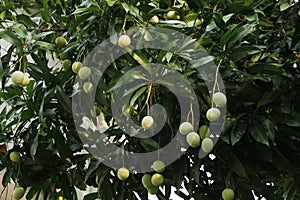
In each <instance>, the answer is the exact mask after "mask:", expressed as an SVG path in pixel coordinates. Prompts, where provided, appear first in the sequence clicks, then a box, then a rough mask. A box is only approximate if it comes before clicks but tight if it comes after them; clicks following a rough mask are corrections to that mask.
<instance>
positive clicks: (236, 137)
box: [230, 123, 247, 145]
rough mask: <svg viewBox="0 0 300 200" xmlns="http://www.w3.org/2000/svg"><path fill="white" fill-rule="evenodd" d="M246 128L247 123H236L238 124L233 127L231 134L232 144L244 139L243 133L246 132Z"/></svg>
mask: <svg viewBox="0 0 300 200" xmlns="http://www.w3.org/2000/svg"><path fill="white" fill-rule="evenodd" d="M246 130H247V125H246V124H245V123H239V124H236V126H234V127H233V129H232V131H231V134H230V138H231V144H232V145H235V144H236V143H238V142H239V141H240V140H241V139H242V137H243V135H244V134H245V133H246Z"/></svg>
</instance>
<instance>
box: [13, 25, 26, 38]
mask: <svg viewBox="0 0 300 200" xmlns="http://www.w3.org/2000/svg"><path fill="white" fill-rule="evenodd" d="M12 30H13V31H14V32H15V33H16V34H17V35H18V36H19V37H21V38H27V36H28V33H27V30H26V27H25V26H24V25H22V24H15V25H14V26H13V27H12Z"/></svg>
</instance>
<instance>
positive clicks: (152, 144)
mask: <svg viewBox="0 0 300 200" xmlns="http://www.w3.org/2000/svg"><path fill="white" fill-rule="evenodd" d="M140 143H141V145H142V146H143V147H144V148H145V149H146V150H147V152H148V151H149V152H150V151H153V150H156V149H158V148H159V144H158V143H157V142H156V141H155V140H153V139H151V138H143V139H141V140H140Z"/></svg>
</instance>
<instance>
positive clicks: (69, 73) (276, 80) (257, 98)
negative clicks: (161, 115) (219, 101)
mask: <svg viewBox="0 0 300 200" xmlns="http://www.w3.org/2000/svg"><path fill="white" fill-rule="evenodd" d="M299 20H300V4H299V2H298V1H296V0H295V1H284V0H279V1H270V0H259V1H253V0H246V1H245V0H243V1H241V0H236V1H225V0H218V1H217V0H211V1H204V0H174V1H169V0H161V1H158V0H145V1H141V0H131V1H129V0H121V1H114V0H65V1H61V0H50V1H47V0H41V1H34V0H22V1H17V0H3V1H2V2H1V3H0V22H1V23H0V26H1V30H0V38H1V39H2V40H3V41H5V42H7V43H9V46H8V48H5V49H4V47H3V46H2V45H1V52H4V53H2V54H1V60H0V75H1V86H0V87H1V89H0V101H1V110H0V128H1V132H0V148H1V152H0V159H1V161H0V170H3V169H5V174H4V178H3V180H2V184H3V186H7V185H8V183H9V182H10V181H11V180H12V181H13V182H15V183H16V184H17V185H18V186H21V187H23V188H25V189H26V191H27V193H26V199H34V198H35V197H37V196H39V195H40V194H43V196H44V199H58V198H59V197H60V196H61V197H63V198H65V199H77V196H76V191H75V188H78V189H81V190H84V189H85V188H86V187H87V186H93V187H95V188H98V192H96V193H91V194H88V195H86V196H85V197H84V199H86V200H88V199H96V198H99V199H105V200H106V199H138V198H140V199H148V192H153V193H156V196H157V198H158V199H169V196H170V194H171V189H172V188H175V193H176V194H177V195H178V196H180V197H181V198H182V199H191V198H194V199H207V200H209V199H212V200H215V199H221V198H222V191H223V190H224V189H225V188H231V189H232V190H233V191H234V193H235V199H255V198H254V195H255V196H257V197H258V198H259V199H262V198H263V197H264V198H266V199H286V200H292V199H295V200H296V199H300V104H299V99H300V90H299V87H300V71H299V70H300V68H299V67H300V66H299V65H300V61H299V59H300V40H299V39H300V23H299ZM147 28H166V29H169V30H172V31H176V32H180V33H182V34H184V35H187V36H188V37H189V40H184V43H183V44H181V47H182V49H185V48H187V47H188V50H190V51H191V50H193V49H195V48H196V47H198V46H201V47H203V49H205V50H206V52H207V55H206V56H205V57H204V59H203V60H201V61H202V62H203V63H202V64H201V66H202V65H205V63H208V62H213V63H215V65H216V66H217V68H216V69H217V71H219V72H220V75H221V77H222V79H223V82H224V86H225V91H226V97H227V107H226V117H225V118H224V120H225V124H224V126H223V129H222V134H221V136H220V139H219V140H218V142H217V143H216V144H215V145H214V147H213V149H212V151H211V152H210V153H209V154H210V155H207V156H205V157H203V158H199V157H198V154H199V150H200V149H201V148H202V147H201V146H198V145H196V147H195V148H193V147H190V148H188V149H187V150H186V151H185V152H184V154H183V155H182V156H180V158H178V159H177V160H176V161H174V162H172V163H171V164H170V165H168V166H166V167H165V170H164V171H163V172H162V173H161V174H163V176H164V182H163V184H162V186H161V187H160V190H159V191H150V190H148V191H147V189H145V187H144V186H143V184H142V177H143V175H144V173H131V172H130V175H129V177H128V179H126V180H120V178H118V173H117V170H116V169H112V168H111V167H110V166H107V165H105V164H104V163H103V162H101V160H99V159H97V158H96V157H95V156H94V155H93V154H91V153H89V152H87V151H82V150H84V149H85V147H84V145H83V142H82V139H81V138H80V133H78V128H76V124H75V121H74V116H75V115H74V112H72V111H73V110H74V107H73V110H72V98H74V96H75V97H76V95H78V94H82V99H80V103H79V104H78V105H77V106H78V107H80V106H82V105H84V103H85V101H87V100H88V99H89V98H90V92H91V91H94V92H97V93H96V94H97V95H96V97H95V106H94V108H93V109H92V110H91V114H90V115H91V116H94V117H95V116H98V118H96V117H95V118H94V119H91V121H90V122H89V123H91V124H93V123H94V124H96V125H97V120H98V125H99V120H100V122H101V123H102V125H103V126H101V127H102V128H103V127H104V128H105V127H106V128H105V131H102V132H103V134H104V136H105V137H110V138H111V140H113V141H114V142H115V145H117V146H118V147H120V148H123V149H126V150H128V151H136V152H151V151H155V150H157V149H158V148H160V147H163V146H165V145H167V144H168V143H169V142H170V140H172V138H174V134H176V132H177V131H178V130H179V125H180V120H181V119H182V118H181V117H182V116H181V110H180V107H179V106H178V105H179V102H178V101H177V100H176V96H175V95H174V94H173V93H172V90H170V89H168V88H167V87H163V86H159V85H158V84H157V85H155V84H154V85H151V84H150V85H149V84H148V85H147V84H141V85H135V86H133V85H129V86H130V88H129V89H128V87H127V90H129V91H126V90H124V91H123V93H121V94H122V95H123V97H124V96H126V95H129V94H133V95H132V96H129V97H130V98H129V100H130V106H128V107H125V108H122V107H121V108H120V109H121V110H122V109H123V110H122V112H123V114H124V113H125V114H126V115H127V117H128V116H130V117H131V119H132V120H133V121H134V122H135V123H136V124H141V120H142V119H143V117H144V116H146V115H148V114H149V109H148V110H147V108H148V107H149V104H150V106H151V105H154V104H157V103H158V104H160V105H163V107H164V110H165V111H166V117H165V119H166V120H165V124H164V125H162V129H161V131H160V132H159V133H158V134H156V135H154V136H151V137H148V138H139V139H137V138H136V137H132V135H131V134H130V135H128V134H126V133H124V129H122V127H118V126H116V124H115V123H114V120H116V118H117V117H116V116H115V115H113V109H114V108H113V107H112V104H111V102H112V101H119V100H121V99H122V98H120V99H114V98H113V92H112V90H114V89H117V88H120V87H121V86H122V84H125V83H124V82H122V81H121V82H120V81H119V80H124V78H123V79H122V77H123V76H124V74H125V73H127V72H130V70H131V69H132V68H133V67H135V66H138V65H142V66H147V65H146V64H147V63H148V64H149V63H155V64H161V65H166V66H168V67H170V68H171V69H172V70H173V71H175V72H176V73H177V72H178V73H180V74H181V75H182V76H183V77H185V79H186V80H187V81H188V83H189V85H190V86H191V87H192V88H193V90H194V91H195V95H196V100H197V102H198V103H199V107H200V110H199V114H200V115H199V116H195V117H196V118H199V121H200V124H199V127H200V126H202V125H208V124H209V120H208V119H207V117H206V112H207V110H209V109H210V108H211V105H212V104H214V103H213V102H212V100H211V97H212V91H210V90H208V89H207V86H206V85H205V80H203V77H202V76H201V74H200V73H199V72H198V71H197V70H195V69H194V68H193V67H191V65H190V64H189V62H188V60H189V59H191V58H190V57H189V52H190V51H183V50H182V49H176V50H177V51H176V53H174V51H172V46H171V47H170V51H167V50H159V49H151V48H148V49H142V50H140V49H138V48H136V49H137V50H134V51H128V52H127V53H126V54H124V55H122V56H120V57H119V58H118V59H116V60H115V61H114V62H113V63H111V64H110V65H109V67H108V68H107V69H106V70H105V71H98V72H94V71H92V75H91V74H90V72H86V73H87V74H88V76H87V78H88V77H89V76H92V77H93V75H94V74H95V73H99V74H102V73H103V76H102V77H101V79H100V80H98V85H93V84H85V86H81V85H80V83H79V86H78V85H77V84H78V83H77V80H78V77H77V73H75V72H77V70H78V69H79V66H76V65H75V64H76V62H80V63H84V62H85V59H86V58H87V56H88V55H90V52H91V51H92V50H93V49H94V47H96V46H97V45H101V43H102V42H103V41H105V40H107V39H108V38H109V40H110V42H111V44H113V45H116V46H117V45H119V46H122V45H120V43H119V44H118V38H119V36H121V35H124V34H125V35H126V34H128V35H129V36H130V31H129V32H127V31H128V30H130V29H138V30H146V29H147ZM58 37H61V38H59V39H58ZM131 39H133V38H131ZM168 39H169V38H166V40H168ZM144 40H149V41H151V34H149V35H148V38H147V37H146V36H145V37H144ZM161 41H162V43H163V40H161ZM124 42H125V43H124V46H127V44H126V42H128V41H125V40H124ZM142 42H143V41H141V42H136V43H133V44H131V46H133V45H136V46H138V45H141V44H140V43H142ZM168 42H170V44H172V41H168ZM175 42H176V40H174V44H173V45H175V46H174V47H178V46H176V44H175ZM191 44H192V45H194V46H191V47H190V46H189V45H191ZM177 45H178V44H177ZM107 50H110V49H109V47H108V49H107ZM185 50H186V49H185ZM103 53H106V52H103ZM96 55H97V54H96ZM99 55H102V54H101V52H100V53H99ZM99 55H98V56H99ZM89 58H91V57H89ZM98 58H99V59H100V60H101V58H102V57H98ZM104 58H105V59H106V57H103V59H104ZM105 59H104V61H103V62H106V60H105ZM108 59H109V58H108ZM90 62H92V61H90ZM74 63H75V64H74ZM80 63H77V65H79V64H80ZM145 63H146V64H145ZM201 66H200V69H201ZM149 70H150V71H151V70H154V71H153V72H157V71H155V70H158V69H155V68H154V67H153V68H151V69H149ZM16 71H22V72H23V73H25V75H26V76H27V77H28V78H29V80H27V81H25V82H23V83H22V80H24V79H23V77H22V80H21V81H20V82H19V83H17V82H18V80H17V79H18V77H17V75H16V76H15V79H13V78H12V77H13V74H14V72H16ZM86 73H85V74H83V75H82V76H81V78H82V79H86V77H85V75H86ZM142 75H143V74H142V71H141V75H140V76H139V75H137V74H134V75H132V76H130V77H129V78H128V77H127V78H128V80H126V81H127V82H130V81H131V79H130V78H132V80H133V79H141V77H143V78H145V79H147V78H149V77H147V76H146V75H145V76H144V75H143V76H142ZM202 75H203V74H202ZM76 77H77V78H76ZM170 79H172V77H171V78H170ZM147 80H148V79H147ZM12 82H13V83H15V84H13V83H12ZM16 83H17V84H16ZM22 84H23V85H22ZM118 84H119V85H118ZM180 84H181V82H179V83H178V85H171V86H170V88H174V90H175V89H176V87H177V88H178V87H179V86H180ZM126 86H128V85H126ZM124 93H125V94H124ZM180 95H181V96H188V95H189V94H188V93H181V94H180ZM73 106H74V104H73ZM100 113H101V114H100ZM112 118H113V119H114V118H115V119H114V120H112ZM111 120H112V121H111ZM199 127H196V128H197V130H196V131H195V132H198V128H199ZM81 134H82V133H81ZM96 136H97V135H96ZM96 136H95V137H96ZM93 137H94V136H93ZM97 137H100V136H97ZM205 137H209V136H205ZM124 138H125V139H124ZM95 140H96V139H95ZM202 141H203V138H201V142H202ZM202 149H203V148H202ZM12 152H18V153H19V155H20V157H19V158H17V157H18V156H17V157H14V158H10V157H11V156H10V155H11V153H12ZM170 153H171V152H170ZM15 159H17V160H15ZM18 159H19V160H18ZM136 162H137V164H138V162H143V161H136ZM125 174H126V172H125ZM149 174H151V175H152V173H149ZM123 175H124V174H123ZM183 188H184V190H185V192H184V191H183V190H182V189H183ZM162 189H164V190H162ZM0 198H1V199H2V197H0ZM223 198H224V197H223Z"/></svg>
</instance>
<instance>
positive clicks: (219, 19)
mask: <svg viewBox="0 0 300 200" xmlns="http://www.w3.org/2000/svg"><path fill="white" fill-rule="evenodd" d="M213 19H214V21H215V23H216V25H217V26H218V27H219V28H220V29H221V30H223V29H224V28H225V27H226V24H225V22H224V21H223V17H222V14H221V13H220V12H215V13H214V14H213Z"/></svg>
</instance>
